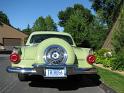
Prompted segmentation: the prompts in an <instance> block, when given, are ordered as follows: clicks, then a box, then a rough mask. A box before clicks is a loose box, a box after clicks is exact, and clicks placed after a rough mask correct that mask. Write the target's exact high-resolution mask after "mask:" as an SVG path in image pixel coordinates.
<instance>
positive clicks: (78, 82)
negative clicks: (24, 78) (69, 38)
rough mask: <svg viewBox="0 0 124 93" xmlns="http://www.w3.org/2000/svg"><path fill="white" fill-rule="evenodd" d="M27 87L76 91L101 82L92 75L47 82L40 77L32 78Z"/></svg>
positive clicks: (98, 77)
mask: <svg viewBox="0 0 124 93" xmlns="http://www.w3.org/2000/svg"><path fill="white" fill-rule="evenodd" d="M31 79H32V80H31V82H30V83H29V86H31V87H42V88H57V89H59V90H60V91H67V90H68V91H69V90H77V89H79V88H84V87H94V86H99V85H100V84H101V81H99V79H100V76H99V75H97V76H96V77H93V78H92V75H83V76H82V75H76V76H73V77H72V76H70V77H69V78H68V79H58V80H47V79H45V80H44V79H43V78H42V77H40V76H33V77H32V78H31Z"/></svg>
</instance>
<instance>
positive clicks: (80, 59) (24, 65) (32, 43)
mask: <svg viewBox="0 0 124 93" xmlns="http://www.w3.org/2000/svg"><path fill="white" fill-rule="evenodd" d="M95 60H96V58H95V56H94V55H93V51H92V49H90V48H81V47H76V45H75V42H74V40H73V38H72V36H71V35H70V34H68V33H64V32H52V31H38V32H33V33H32V34H31V35H30V36H29V38H28V40H27V43H26V45H25V46H22V47H16V48H14V50H13V52H12V54H11V55H10V61H11V66H9V67H7V71H8V72H9V73H17V74H18V78H19V80H21V81H24V80H25V79H26V78H27V76H28V77H29V76H31V75H41V76H43V77H44V79H58V78H61V79H64V78H67V77H68V76H70V75H71V76H73V75H79V74H96V69H95V68H94V67H93V63H94V62H95Z"/></svg>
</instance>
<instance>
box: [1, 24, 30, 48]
mask: <svg viewBox="0 0 124 93" xmlns="http://www.w3.org/2000/svg"><path fill="white" fill-rule="evenodd" d="M26 37H28V36H27V35H26V34H24V33H22V32H20V31H18V30H16V29H15V28H13V27H11V26H8V25H6V24H4V23H1V24H0V46H4V48H5V49H6V50H11V49H12V48H13V46H22V45H24V41H25V38H26Z"/></svg>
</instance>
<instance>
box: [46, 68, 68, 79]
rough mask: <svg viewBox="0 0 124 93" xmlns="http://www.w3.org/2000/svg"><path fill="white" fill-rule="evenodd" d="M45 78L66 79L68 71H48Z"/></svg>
mask: <svg viewBox="0 0 124 93" xmlns="http://www.w3.org/2000/svg"><path fill="white" fill-rule="evenodd" d="M45 77H66V69H46V70H45Z"/></svg>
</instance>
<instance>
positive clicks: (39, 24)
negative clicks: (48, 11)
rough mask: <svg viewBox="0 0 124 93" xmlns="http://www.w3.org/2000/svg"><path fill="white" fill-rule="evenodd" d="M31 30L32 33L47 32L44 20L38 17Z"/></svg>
mask: <svg viewBox="0 0 124 93" xmlns="http://www.w3.org/2000/svg"><path fill="white" fill-rule="evenodd" d="M33 30H34V31H46V30H47V26H46V23H45V20H44V18H43V17H42V16H40V17H39V18H38V19H36V21H35V23H34V25H33Z"/></svg>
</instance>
